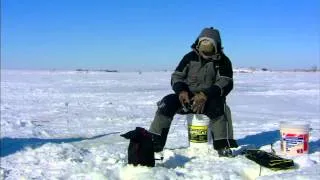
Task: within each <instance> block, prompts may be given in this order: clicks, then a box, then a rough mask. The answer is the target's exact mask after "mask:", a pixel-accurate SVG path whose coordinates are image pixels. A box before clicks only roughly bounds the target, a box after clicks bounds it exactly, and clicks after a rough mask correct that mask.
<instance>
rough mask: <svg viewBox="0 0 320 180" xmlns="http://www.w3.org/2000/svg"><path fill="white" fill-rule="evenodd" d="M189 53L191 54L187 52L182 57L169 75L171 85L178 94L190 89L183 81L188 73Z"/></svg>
mask: <svg viewBox="0 0 320 180" xmlns="http://www.w3.org/2000/svg"><path fill="white" fill-rule="evenodd" d="M190 55H191V54H190V53H188V54H186V55H185V56H184V57H183V58H182V60H181V61H180V63H179V65H178V66H177V68H176V69H175V71H174V72H173V73H172V75H171V86H172V89H173V91H174V92H175V93H176V94H179V93H180V92H181V91H186V92H189V91H190V90H189V87H188V85H187V84H186V82H185V80H186V77H187V73H188V67H189V62H190Z"/></svg>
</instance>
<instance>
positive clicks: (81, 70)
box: [76, 69, 119, 72]
mask: <svg viewBox="0 0 320 180" xmlns="http://www.w3.org/2000/svg"><path fill="white" fill-rule="evenodd" d="M76 71H77V72H89V71H92V72H119V71H118V70H109V69H98V70H89V69H76Z"/></svg>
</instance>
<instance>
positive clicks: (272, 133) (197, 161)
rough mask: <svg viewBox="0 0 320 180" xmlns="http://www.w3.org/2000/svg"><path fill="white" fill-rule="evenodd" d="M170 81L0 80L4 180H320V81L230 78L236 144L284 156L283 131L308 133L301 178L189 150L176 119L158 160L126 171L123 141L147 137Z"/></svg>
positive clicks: (280, 76)
mask: <svg viewBox="0 0 320 180" xmlns="http://www.w3.org/2000/svg"><path fill="white" fill-rule="evenodd" d="M170 76H171V72H143V73H141V74H139V73H137V72H120V73H103V72H88V73H85V72H73V71H65V72H62V71H61V72H60V71H17V70H2V71H1V169H0V173H1V176H0V178H1V179H23V178H25V179H253V178H258V179H271V178H272V179H320V173H319V172H320V165H319V163H320V140H319V139H320V121H319V120H320V73H302V72H255V73H235V74H234V82H235V86H234V89H233V91H232V92H231V94H230V95H229V96H228V98H227V103H228V104H229V106H230V107H231V110H232V116H233V124H234V135H235V138H236V139H237V140H238V142H239V144H255V145H256V146H258V147H260V148H261V149H265V150H268V149H269V148H270V144H274V148H275V150H276V152H277V153H279V154H280V153H281V152H280V142H279V140H280V137H279V123H280V121H289V122H304V123H308V124H310V127H311V129H310V141H309V142H310V143H309V144H310V151H309V154H307V155H304V156H300V157H293V159H294V161H295V163H296V164H297V169H295V170H288V171H271V170H268V169H263V171H262V172H261V175H260V176H259V170H260V168H259V166H258V165H257V164H255V163H254V162H252V161H250V160H248V159H246V158H245V157H243V156H237V157H235V158H219V157H218V155H217V154H216V152H215V151H214V150H212V148H210V147H208V149H203V150H195V149H190V148H187V146H188V139H187V125H186V120H185V119H186V118H185V117H184V116H181V115H177V116H175V119H174V121H173V123H172V127H171V129H170V132H169V137H168V141H167V144H166V150H165V151H164V152H163V153H164V158H165V159H164V160H163V161H162V162H157V164H156V167H154V168H147V167H133V166H130V165H126V163H127V154H126V151H127V150H126V148H127V146H128V141H127V140H126V139H124V138H122V137H120V136H119V134H120V133H124V132H127V131H129V130H132V129H134V128H135V127H136V126H141V127H144V128H148V127H149V125H150V123H151V121H152V120H153V116H154V113H155V111H156V108H157V107H156V102H157V101H158V100H160V99H161V98H162V97H163V96H165V95H167V94H169V93H172V92H173V91H172V90H171V87H170Z"/></svg>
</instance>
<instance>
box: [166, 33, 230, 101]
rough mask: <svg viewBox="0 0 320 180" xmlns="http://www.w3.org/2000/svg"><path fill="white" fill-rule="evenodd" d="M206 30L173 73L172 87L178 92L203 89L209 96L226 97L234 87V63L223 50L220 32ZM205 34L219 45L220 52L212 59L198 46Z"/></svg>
mask: <svg viewBox="0 0 320 180" xmlns="http://www.w3.org/2000/svg"><path fill="white" fill-rule="evenodd" d="M205 30H206V29H205ZM205 30H204V31H202V32H201V34H200V35H199V37H198V38H197V40H196V42H195V43H194V44H193V45H192V46H191V47H192V51H191V52H189V53H188V54H186V55H185V56H184V57H183V58H182V60H181V61H180V63H179V65H178V66H177V68H176V69H175V71H174V72H173V73H172V76H171V85H172V89H173V90H174V91H175V93H176V94H179V93H180V92H181V91H187V92H190V93H192V94H194V93H196V92H200V91H202V92H203V93H205V94H206V95H207V97H208V98H217V97H222V99H225V98H224V97H225V96H227V95H228V94H229V92H230V91H231V90H232V89H233V71H232V63H231V61H230V60H229V58H228V57H227V56H226V55H225V54H224V53H223V52H222V48H221V39H220V35H219V32H218V31H217V30H215V32H213V33H212V31H210V29H207V30H208V31H209V33H206V31H205ZM211 30H212V29H211ZM203 36H207V37H210V38H212V39H213V40H214V41H215V42H216V45H217V49H218V54H217V55H215V56H214V57H212V58H210V59H204V58H202V56H200V54H199V52H198V50H197V48H196V45H197V44H198V41H199V38H201V37H203Z"/></svg>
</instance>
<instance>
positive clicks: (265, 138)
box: [237, 130, 320, 154]
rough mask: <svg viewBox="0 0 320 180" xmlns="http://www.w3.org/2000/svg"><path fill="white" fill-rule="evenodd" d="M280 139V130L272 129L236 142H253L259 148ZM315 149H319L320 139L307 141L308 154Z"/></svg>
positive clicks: (240, 143) (242, 143) (241, 143)
mask: <svg viewBox="0 0 320 180" xmlns="http://www.w3.org/2000/svg"><path fill="white" fill-rule="evenodd" d="M280 139H281V138H280V131H279V130H274V131H267V132H262V133H259V134H255V135H249V136H246V137H244V138H242V139H238V140H237V142H238V144H239V145H244V144H254V145H255V146H256V147H257V148H260V147H262V146H265V145H270V144H273V143H275V142H276V141H279V140H280ZM317 151H320V139H318V140H317V141H311V142H309V154H312V153H314V152H317Z"/></svg>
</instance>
